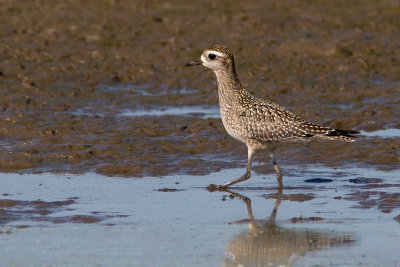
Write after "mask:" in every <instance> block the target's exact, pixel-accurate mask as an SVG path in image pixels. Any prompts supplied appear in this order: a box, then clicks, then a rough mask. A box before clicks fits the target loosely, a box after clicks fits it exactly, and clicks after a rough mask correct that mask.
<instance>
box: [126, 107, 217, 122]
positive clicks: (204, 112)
mask: <svg viewBox="0 0 400 267" xmlns="http://www.w3.org/2000/svg"><path fill="white" fill-rule="evenodd" d="M120 115H121V116H127V117H141V116H166V115H173V116H196V117H200V118H203V119H205V118H220V114H219V109H218V107H216V106H181V107H165V108H160V107H157V109H151V110H125V111H123V112H121V114H120Z"/></svg>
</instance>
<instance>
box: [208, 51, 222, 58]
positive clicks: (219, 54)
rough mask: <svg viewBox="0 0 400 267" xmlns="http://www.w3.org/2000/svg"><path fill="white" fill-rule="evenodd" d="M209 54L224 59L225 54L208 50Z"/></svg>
mask: <svg viewBox="0 0 400 267" xmlns="http://www.w3.org/2000/svg"><path fill="white" fill-rule="evenodd" d="M208 52H209V53H212V54H214V55H217V56H219V57H222V56H223V55H224V54H222V53H221V52H218V51H215V50H208Z"/></svg>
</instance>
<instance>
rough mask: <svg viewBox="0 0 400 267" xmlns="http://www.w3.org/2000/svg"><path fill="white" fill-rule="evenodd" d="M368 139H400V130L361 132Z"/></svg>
mask: <svg viewBox="0 0 400 267" xmlns="http://www.w3.org/2000/svg"><path fill="white" fill-rule="evenodd" d="M361 134H362V135H365V136H366V137H380V138H398V137H400V129H383V130H377V131H373V132H364V131H362V132H361Z"/></svg>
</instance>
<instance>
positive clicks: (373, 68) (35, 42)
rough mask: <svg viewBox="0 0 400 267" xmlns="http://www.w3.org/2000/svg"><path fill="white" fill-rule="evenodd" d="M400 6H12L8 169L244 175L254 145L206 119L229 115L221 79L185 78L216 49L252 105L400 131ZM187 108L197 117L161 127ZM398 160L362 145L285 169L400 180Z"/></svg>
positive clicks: (0, 106)
mask: <svg viewBox="0 0 400 267" xmlns="http://www.w3.org/2000/svg"><path fill="white" fill-rule="evenodd" d="M205 7H207V8H205ZM399 7H400V6H399V3H398V1H335V2H331V3H330V2H318V1H313V2H307V3H304V2H302V1H294V2H293V1H279V2H276V1H269V2H265V1H261V2H257V1H251V2H242V1H233V2H230V3H229V5H228V4H226V3H225V2H212V1H206V2H201V3H200V2H196V1H185V2H180V1H168V2H164V1H146V2H141V1H124V0H123V1H114V0H109V1H94V0H90V1H85V2H81V1H77V0H71V1H66V2H57V1H56V2H54V1H33V2H32V1H24V2H20V1H17V2H16V1H2V4H1V5H0V25H1V26H0V35H1V42H0V54H1V57H0V147H1V149H0V171H1V172H15V171H19V172H42V171H51V172H64V171H68V172H71V173H83V172H87V171H95V172H98V173H101V174H105V175H108V176H124V177H144V176H165V175H167V174H170V173H181V174H196V175H203V174H207V173H211V172H216V171H219V170H222V169H226V168H231V167H244V166H245V164H246V163H245V161H246V150H245V147H244V145H243V144H240V143H238V142H237V141H235V140H233V139H232V138H230V137H228V136H227V134H226V132H225V130H224V129H223V126H222V123H221V121H220V119H218V118H216V115H215V114H214V115H207V114H209V113H208V112H206V113H204V114H202V111H201V110H200V111H199V107H213V108H214V109H215V110H217V108H218V107H217V105H218V100H217V91H216V82H215V78H214V77H213V76H212V74H211V73H210V72H209V71H206V70H204V69H201V68H198V69H193V68H191V69H186V68H184V67H183V64H184V63H185V62H187V61H188V60H192V59H195V58H197V57H198V56H199V55H200V53H201V50H202V49H204V48H206V47H208V46H209V45H210V44H212V43H224V44H227V45H229V46H230V47H231V49H232V51H233V52H234V54H235V56H236V62H237V71H238V73H239V76H240V77H241V80H242V82H243V84H244V85H245V86H246V87H247V88H248V89H249V90H250V91H251V92H252V93H254V94H255V95H257V96H260V97H268V98H269V99H271V100H272V101H275V102H277V103H279V104H281V105H283V106H285V107H287V108H288V109H290V110H292V111H293V112H295V113H297V114H299V115H301V116H302V117H304V118H306V119H308V120H310V121H313V122H316V123H321V124H324V125H329V126H332V127H337V128H350V129H355V130H363V131H373V130H379V129H385V128H394V129H396V128H397V129H398V128H400V124H399V114H400V103H399V101H400V91H399V87H400V81H399V75H398V64H399V61H400V50H399V48H398V47H399V43H400V39H399V36H400V25H399V20H398V12H397V10H398V9H399ZM193 14H196V15H195V16H194V15H193ZM215 25H218V27H217V28H216V27H215ZM177 107H179V108H184V109H187V113H184V112H183V113H182V112H181V114H178V115H177V114H173V113H172V114H164V115H162V114H161V115H151V114H154V113H152V111H153V110H160V108H161V109H164V110H169V109H170V108H177ZM191 110H194V111H193V112H191ZM132 112H133V114H138V113H137V112H140V114H142V115H140V116H136V115H135V116H128V115H127V114H132ZM135 112H136V113H135ZM146 112H148V114H150V115H151V116H150V115H149V116H147V115H146ZM164 113H165V112H164ZM207 116H210V117H207ZM399 149H400V141H399V138H398V137H392V138H384V139H383V138H380V137H360V138H359V139H358V142H356V143H353V144H344V143H322V144H313V145H310V146H309V147H307V148H304V147H303V146H294V147H282V148H281V149H280V150H279V151H277V159H278V162H282V163H293V162H296V163H298V164H303V163H314V162H315V163H317V162H318V163H323V164H326V165H328V166H331V165H334V166H338V165H340V164H348V163H350V164H351V163H355V164H359V165H378V166H382V168H397V167H398V166H399V163H400V160H399V157H400V156H399ZM256 160H258V161H261V162H265V163H266V165H267V166H257V167H255V170H256V171H258V172H261V173H270V172H271V168H270V167H269V163H268V159H267V155H265V157H264V156H261V155H260V156H258V158H256Z"/></svg>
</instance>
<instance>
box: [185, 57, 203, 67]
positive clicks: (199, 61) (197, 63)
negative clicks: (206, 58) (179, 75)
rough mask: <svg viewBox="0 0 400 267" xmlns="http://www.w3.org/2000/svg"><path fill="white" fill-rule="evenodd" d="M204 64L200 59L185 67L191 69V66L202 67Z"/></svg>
mask: <svg viewBox="0 0 400 267" xmlns="http://www.w3.org/2000/svg"><path fill="white" fill-rule="evenodd" d="M202 64H203V62H202V61H201V59H198V60H193V61H190V62H188V63H186V64H185V66H186V67H191V66H197V65H202Z"/></svg>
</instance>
